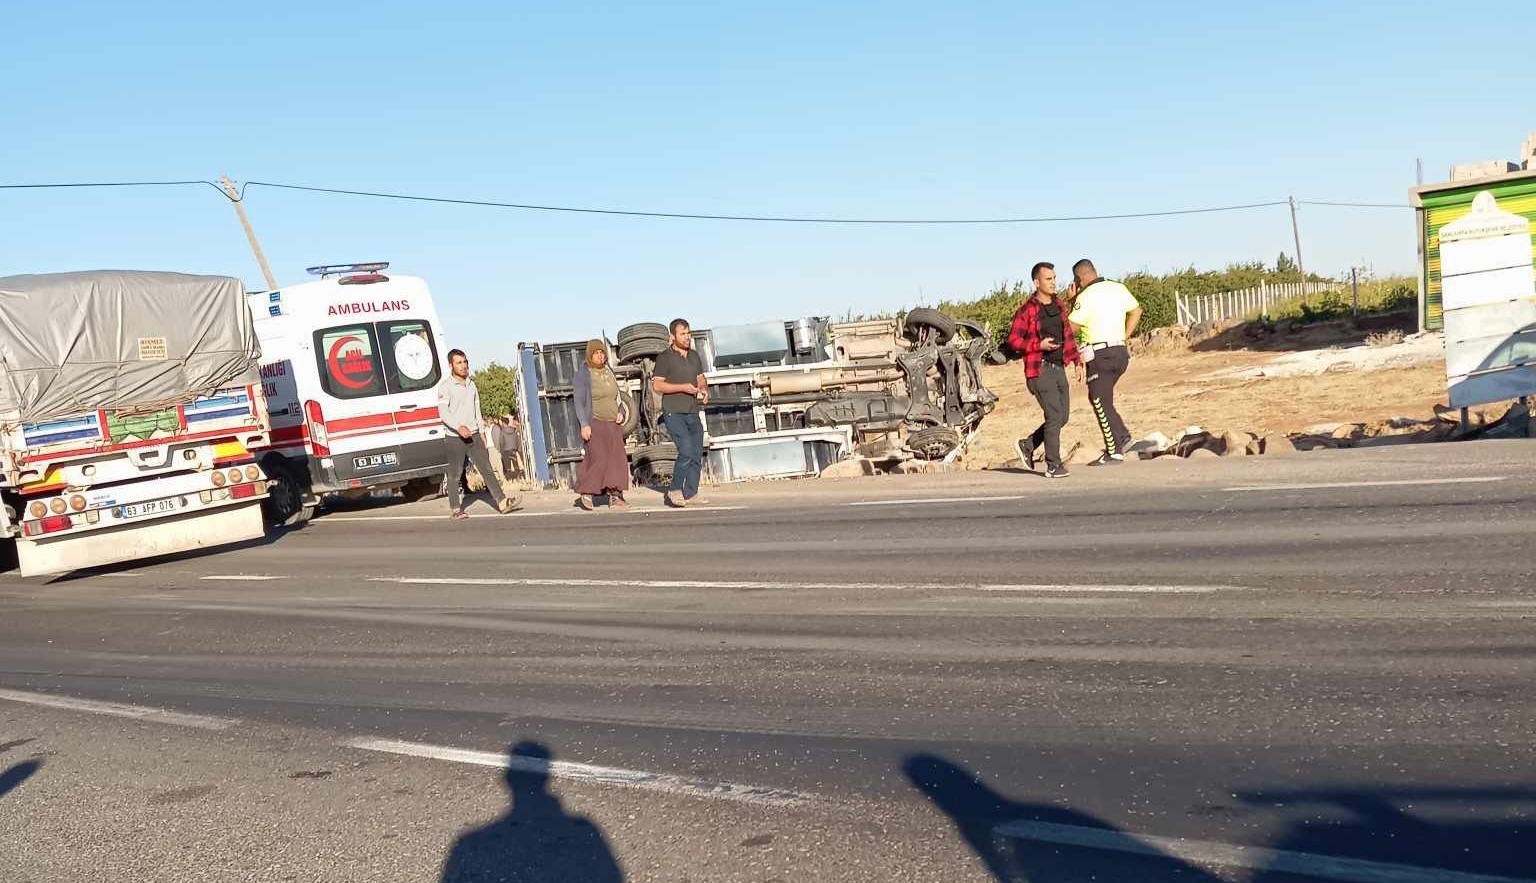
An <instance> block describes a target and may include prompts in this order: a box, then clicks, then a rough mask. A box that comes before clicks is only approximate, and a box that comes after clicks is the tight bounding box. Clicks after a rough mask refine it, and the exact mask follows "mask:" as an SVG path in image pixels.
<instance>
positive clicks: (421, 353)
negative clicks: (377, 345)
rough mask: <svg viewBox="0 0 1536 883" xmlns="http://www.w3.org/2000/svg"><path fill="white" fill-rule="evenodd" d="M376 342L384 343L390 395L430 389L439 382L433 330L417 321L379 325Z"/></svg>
mask: <svg viewBox="0 0 1536 883" xmlns="http://www.w3.org/2000/svg"><path fill="white" fill-rule="evenodd" d="M378 329H379V339H380V340H382V341H384V359H385V364H386V365H388V367H389V391H390V392H415V391H417V390H421V389H431V388H432V387H434V386H437V382H438V381H439V380H441V379H442V377H443V371H442V368H440V367H439V364H438V361H437V342H436V341H434V340H433V339H432V326H430V325H428V324H427V323H426V322H423V321H421V320H419V319H406V320H403V321H400V322H380V323H379V324H378Z"/></svg>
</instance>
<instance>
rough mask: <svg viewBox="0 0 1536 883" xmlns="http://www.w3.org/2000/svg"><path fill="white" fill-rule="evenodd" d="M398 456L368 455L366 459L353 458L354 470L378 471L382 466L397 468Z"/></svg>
mask: <svg viewBox="0 0 1536 883" xmlns="http://www.w3.org/2000/svg"><path fill="white" fill-rule="evenodd" d="M399 465H400V455H399V454H369V455H368V456H366V457H353V458H352V467H353V468H354V469H379V468H382V467H384V466H399Z"/></svg>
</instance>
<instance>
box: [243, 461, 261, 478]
mask: <svg viewBox="0 0 1536 883" xmlns="http://www.w3.org/2000/svg"><path fill="white" fill-rule="evenodd" d="M260 478H261V467H260V466H257V465H256V464H255V463H252V464H251V465H249V466H247V467H245V480H246V481H256V480H258V479H260Z"/></svg>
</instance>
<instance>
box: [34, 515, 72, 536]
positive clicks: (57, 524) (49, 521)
mask: <svg viewBox="0 0 1536 883" xmlns="http://www.w3.org/2000/svg"><path fill="white" fill-rule="evenodd" d="M74 526H75V522H74V520H73V519H71V518H70V517H69V516H68V515H50V516H48V517H47V518H43V519H41V520H38V521H28V522H27V523H26V524H24V525H22V529H21V532H22V535H23V536H29V537H35V536H41V535H43V534H45V533H58V532H59V531H61V530H69V529H70V528H71V527H74Z"/></svg>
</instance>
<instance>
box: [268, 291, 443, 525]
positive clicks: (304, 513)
mask: <svg viewBox="0 0 1536 883" xmlns="http://www.w3.org/2000/svg"><path fill="white" fill-rule="evenodd" d="M388 268H389V265H388V264H387V263H372V264H343V265H327V266H319V267H311V268H309V273H310V274H311V275H313V276H317V277H319V278H318V279H316V280H315V281H311V282H305V283H301V284H297V285H292V286H288V287H285V288H283V289H281V290H278V291H267V292H258V293H254V294H251V295H250V306H251V313H252V315H253V316H254V319H255V324H256V334H257V337H258V339H259V340H260V341H261V349H262V364H261V375H262V384H263V391H264V393H265V397H266V401H267V407H268V409H269V414H270V417H271V422H272V441H271V444H270V446H269V447H267V448H265V449H263V450H260V451H258V452H257V456H258V457H259V459H260V462H261V463H262V465H263V466H264V467H265V468H266V470H267V471H268V473H269V474H270V475H271V476H272V479H273V487H272V493H271V495H270V497H269V503H268V506H267V512H268V519H269V520H270V521H272V522H274V523H277V524H285V525H292V524H297V523H300V522H302V521H304V520H307V519H308V518H309V517H310V515H311V514H312V513H313V511H314V508H315V506H316V505H318V503H319V502H320V500H321V499H322V498H324V497H326V496H329V495H348V496H361V495H366V494H369V493H372V492H374V491H381V490H400V491H402V492H403V493H404V494H405V496H406V498H407V499H420V498H423V497H426V496H430V495H431V494H434V493H436V492H437V490H438V488H439V487H440V486H441V483H442V476H443V474H444V473H445V472H446V471H447V453H446V449H445V447H444V443H443V433H444V428H443V425H442V422H441V420H439V418H438V412H437V385H438V383H439V382H440V381H441V380H442V378H443V375H444V373H445V371H446V368H445V363H444V360H443V354H444V352H445V350H443V349H442V346H441V344H440V339H441V323H440V321H439V319H438V315H437V310H436V308H435V306H434V305H433V301H432V294H431V292H430V291H429V290H428V288H427V284H426V282H425V281H423V280H422V279H420V278H418V277H415V276H402V275H395V274H390V275H385V273H384V271H385V270H387V269H388Z"/></svg>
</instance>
